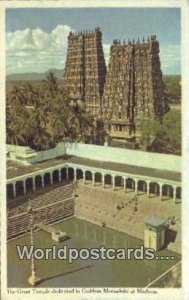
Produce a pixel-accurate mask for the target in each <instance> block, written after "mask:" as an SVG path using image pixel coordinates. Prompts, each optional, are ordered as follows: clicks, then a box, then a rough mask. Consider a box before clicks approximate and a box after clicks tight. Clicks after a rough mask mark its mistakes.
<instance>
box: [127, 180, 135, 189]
mask: <svg viewBox="0 0 189 300" xmlns="http://www.w3.org/2000/svg"><path fill="white" fill-rule="evenodd" d="M126 189H127V190H128V191H132V192H133V191H134V189H135V181H134V180H133V179H132V178H127V179H126Z"/></svg>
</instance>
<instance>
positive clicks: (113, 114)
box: [63, 28, 168, 139]
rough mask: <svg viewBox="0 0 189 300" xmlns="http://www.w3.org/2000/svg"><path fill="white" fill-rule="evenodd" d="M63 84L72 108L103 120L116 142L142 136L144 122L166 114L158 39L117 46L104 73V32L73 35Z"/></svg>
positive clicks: (116, 43) (152, 38) (118, 42)
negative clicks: (72, 105)
mask: <svg viewBox="0 0 189 300" xmlns="http://www.w3.org/2000/svg"><path fill="white" fill-rule="evenodd" d="M63 84H64V86H65V87H66V89H67V90H68V93H69V97H70V100H71V102H72V103H73V104H74V103H80V104H82V105H83V106H84V107H85V109H86V111H88V112H89V113H90V114H91V115H92V116H94V117H96V118H102V119H103V121H104V124H105V128H106V130H107V132H108V133H109V135H110V136H112V137H115V138H127V139H133V138H135V137H137V136H140V126H141V122H142V121H143V120H149V119H150V120H153V119H155V118H161V117H162V116H163V115H164V114H165V113H166V112H167V111H168V105H167V101H166V97H165V94H164V84H163V80H162V72H161V65H160V59H159V43H158V41H157V40H156V36H151V37H149V38H148V39H147V41H145V40H144V39H143V40H142V41H141V42H140V41H139V40H138V41H136V42H135V41H134V40H133V41H132V42H131V41H128V42H127V43H125V41H123V43H121V42H120V41H119V40H114V41H113V44H112V46H111V48H110V58H109V64H108V68H107V70H106V64H105V59H104V53H103V48H102V33H101V31H100V28H96V29H95V30H93V31H84V32H79V33H73V32H70V34H69V36H68V50H67V61H66V67H65V72H64V76H63Z"/></svg>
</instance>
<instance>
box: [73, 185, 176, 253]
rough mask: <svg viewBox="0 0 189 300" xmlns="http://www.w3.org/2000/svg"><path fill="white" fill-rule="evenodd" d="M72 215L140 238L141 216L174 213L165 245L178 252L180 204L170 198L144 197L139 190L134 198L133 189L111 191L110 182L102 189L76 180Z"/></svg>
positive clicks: (143, 222)
mask: <svg viewBox="0 0 189 300" xmlns="http://www.w3.org/2000/svg"><path fill="white" fill-rule="evenodd" d="M76 194H77V195H78V197H76V199H75V201H76V207H75V208H76V209H75V213H76V216H78V217H81V218H84V219H86V220H88V221H90V222H94V223H96V224H99V225H102V223H103V222H105V223H106V226H109V227H111V228H114V229H116V230H119V231H122V232H125V233H127V234H129V235H132V236H134V237H137V238H139V239H142V240H143V239H144V225H145V219H146V218H147V217H148V216H151V215H154V216H157V217H160V218H164V219H165V220H168V219H169V218H171V217H173V216H174V217H175V220H176V224H175V225H171V224H170V227H169V229H170V232H171V234H172V236H173V237H174V238H175V241H174V242H170V243H169V245H168V247H167V248H168V249H170V250H173V251H175V252H178V253H181V204H175V203H174V202H173V200H171V199H170V200H164V201H160V200H159V197H157V196H155V195H154V196H153V195H152V196H151V197H150V198H148V197H147V195H146V194H142V193H140V194H139V195H137V199H135V195H134V193H133V192H129V191H127V192H126V193H125V192H124V191H123V189H121V188H120V189H117V191H113V190H112V187H111V186H107V185H106V188H105V189H104V188H103V187H102V186H101V184H96V185H95V187H93V186H92V184H91V183H89V182H88V183H87V184H83V182H81V181H80V182H79V183H78V188H77V190H76Z"/></svg>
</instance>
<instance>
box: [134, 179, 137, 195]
mask: <svg viewBox="0 0 189 300" xmlns="http://www.w3.org/2000/svg"><path fill="white" fill-rule="evenodd" d="M134 181H135V195H137V194H138V180H137V179H134Z"/></svg>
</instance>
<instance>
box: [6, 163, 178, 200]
mask: <svg viewBox="0 0 189 300" xmlns="http://www.w3.org/2000/svg"><path fill="white" fill-rule="evenodd" d="M97 177H98V178H97ZM62 180H74V181H77V180H82V181H83V183H84V184H86V183H89V182H91V183H92V185H93V186H95V185H96V184H97V182H98V184H101V185H102V187H103V188H106V187H107V186H109V187H112V189H113V190H114V191H115V190H116V189H117V188H118V187H119V188H122V189H123V190H124V191H125V192H128V191H133V192H134V193H135V195H137V194H138V193H141V192H142V193H146V194H147V196H148V197H151V196H152V195H158V196H159V199H160V200H162V198H163V196H166V197H169V198H172V199H173V201H176V199H177V198H181V187H180V186H179V185H177V184H176V183H170V182H169V181H167V182H166V180H163V179H161V180H160V179H154V178H152V179H151V178H150V177H149V178H147V179H146V178H145V177H142V176H136V175H135V176H133V175H132V174H124V175H123V174H119V173H118V172H116V173H114V172H113V171H111V170H101V169H99V170H97V169H96V170H94V169H93V168H92V167H86V166H85V167H78V166H77V167H76V166H66V167H61V168H59V169H57V168H56V167H53V168H51V170H48V171H47V170H43V171H41V173H39V172H38V173H33V174H26V175H24V177H23V178H15V179H14V178H13V179H12V180H9V181H8V183H7V185H12V194H13V197H16V196H17V194H19V193H18V192H17V190H18V185H19V186H20V187H21V191H22V194H26V193H27V189H28V183H30V184H29V185H30V188H32V189H33V191H35V190H36V189H37V188H39V187H40V188H44V187H45V186H46V185H47V184H50V185H52V184H53V183H54V182H55V181H56V182H57V181H59V182H61V181H62Z"/></svg>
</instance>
